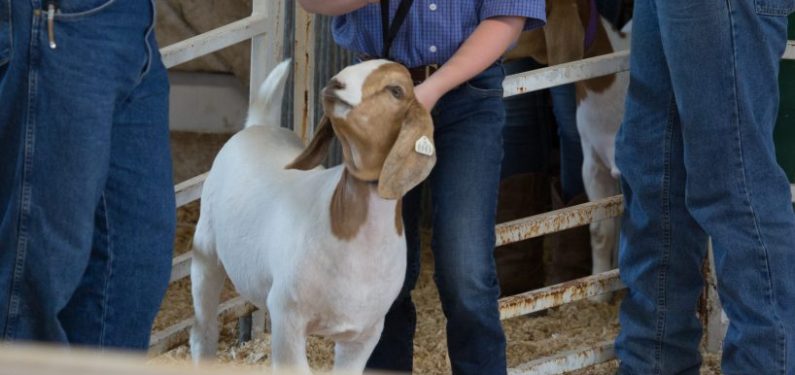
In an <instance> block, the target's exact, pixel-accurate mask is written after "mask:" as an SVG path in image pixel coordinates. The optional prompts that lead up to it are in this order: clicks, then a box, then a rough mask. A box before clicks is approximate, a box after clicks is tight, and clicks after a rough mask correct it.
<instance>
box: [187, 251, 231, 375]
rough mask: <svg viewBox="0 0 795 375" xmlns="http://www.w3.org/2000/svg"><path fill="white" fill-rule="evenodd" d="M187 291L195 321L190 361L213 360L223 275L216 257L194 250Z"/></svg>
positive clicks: (191, 337)
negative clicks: (188, 291)
mask: <svg viewBox="0 0 795 375" xmlns="http://www.w3.org/2000/svg"><path fill="white" fill-rule="evenodd" d="M190 272H191V273H190V275H191V289H192V292H193V308H194V311H195V314H196V321H195V323H194V324H193V327H192V328H191V331H190V351H191V357H193V361H194V362H199V361H200V360H203V359H205V360H206V359H213V358H215V355H216V350H217V348H218V320H217V316H218V304H219V302H220V298H221V290H222V289H223V288H224V279H225V278H226V272H225V271H224V269H223V267H222V266H221V265H220V264H219V263H218V258H217V257H216V256H215V255H214V254H208V252H207V251H202V250H200V249H194V252H193V260H192V262H191V271H190Z"/></svg>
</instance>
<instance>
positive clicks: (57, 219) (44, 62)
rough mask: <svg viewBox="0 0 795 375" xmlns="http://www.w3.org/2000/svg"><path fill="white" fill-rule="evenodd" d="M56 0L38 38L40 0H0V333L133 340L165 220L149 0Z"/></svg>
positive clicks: (141, 343)
mask: <svg viewBox="0 0 795 375" xmlns="http://www.w3.org/2000/svg"><path fill="white" fill-rule="evenodd" d="M62 3H63V6H62V7H61V8H60V13H59V14H57V15H56V16H55V22H54V29H53V31H54V37H55V38H54V39H55V42H56V43H57V48H55V49H51V48H50V47H49V45H48V42H49V38H48V28H47V19H46V12H45V13H38V14H36V13H34V10H38V9H41V8H42V7H44V6H46V4H45V5H43V4H42V1H40V0H32V1H21V0H0V162H1V163H2V164H0V220H1V221H0V248H1V249H2V251H0V334H2V339H4V340H21V341H48V342H58V343H69V344H73V345H91V346H102V347H116V348H129V349H145V348H146V347H147V346H148V342H149V334H150V330H151V325H152V321H153V320H154V317H155V315H156V313H157V310H158V309H159V306H160V301H161V299H162V297H163V295H164V293H165V289H166V287H167V285H168V278H169V274H170V269H171V256H172V246H173V245H172V243H173V236H174V228H175V214H174V190H173V185H172V177H171V159H170V152H169V138H168V93H169V87H168V77H167V73H166V70H165V67H164V66H163V64H162V62H161V61H160V55H159V52H158V49H157V44H156V42H155V38H154V33H153V20H154V3H153V1H151V0H80V1H77V0H75V1H70V2H66V1H63V2H62ZM56 4H58V2H56ZM9 11H10V13H9ZM6 36H7V37H6Z"/></svg>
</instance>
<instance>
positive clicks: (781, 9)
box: [754, 0, 795, 17]
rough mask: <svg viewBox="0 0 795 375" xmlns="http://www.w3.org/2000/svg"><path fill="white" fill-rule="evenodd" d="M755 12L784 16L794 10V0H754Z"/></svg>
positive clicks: (763, 14)
mask: <svg viewBox="0 0 795 375" xmlns="http://www.w3.org/2000/svg"><path fill="white" fill-rule="evenodd" d="M754 3H755V5H756V13H757V14H759V15H762V16H781V17H786V16H788V15H789V14H790V13H792V12H793V11H795V0H754Z"/></svg>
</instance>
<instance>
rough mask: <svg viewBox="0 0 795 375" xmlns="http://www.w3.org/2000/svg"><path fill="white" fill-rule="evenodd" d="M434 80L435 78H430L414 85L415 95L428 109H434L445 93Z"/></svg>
mask: <svg viewBox="0 0 795 375" xmlns="http://www.w3.org/2000/svg"><path fill="white" fill-rule="evenodd" d="M434 82H435V81H434V80H431V79H430V78H429V79H428V80H426V81H425V82H423V83H420V84H419V85H417V86H415V87H414V96H415V97H417V101H418V102H420V104H422V106H423V107H425V109H427V110H428V111H430V110H432V109H433V107H434V106H435V105H436V102H438V101H439V99H440V98H441V97H442V96H443V95H444V94H445V93H444V91H443V90H440V89H439V88H438V87H437V86H436V85H435V84H434Z"/></svg>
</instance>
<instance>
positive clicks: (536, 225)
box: [496, 195, 624, 246]
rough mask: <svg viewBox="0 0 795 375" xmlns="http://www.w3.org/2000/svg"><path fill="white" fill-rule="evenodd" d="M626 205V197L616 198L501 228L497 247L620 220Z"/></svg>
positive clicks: (552, 212) (539, 216) (574, 207)
mask: <svg viewBox="0 0 795 375" xmlns="http://www.w3.org/2000/svg"><path fill="white" fill-rule="evenodd" d="M623 202H624V199H623V197H622V196H620V195H616V196H614V197H610V198H605V199H602V200H598V201H596V202H588V203H585V204H580V205H577V206H573V207H568V208H564V209H561V210H557V211H551V212H547V213H544V214H540V215H535V216H530V217H526V218H522V219H518V220H514V221H509V222H505V223H502V224H498V225H497V228H496V234H497V244H496V246H502V245H505V244H509V243H513V242H518V241H523V240H526V239H529V238H534V237H540V236H543V235H545V234H550V233H555V232H560V231H562V230H566V229H570V228H574V227H578V226H582V225H587V224H590V223H592V222H594V221H599V220H604V219H609V218H612V217H616V216H619V215H621V213H622V212H623Z"/></svg>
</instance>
